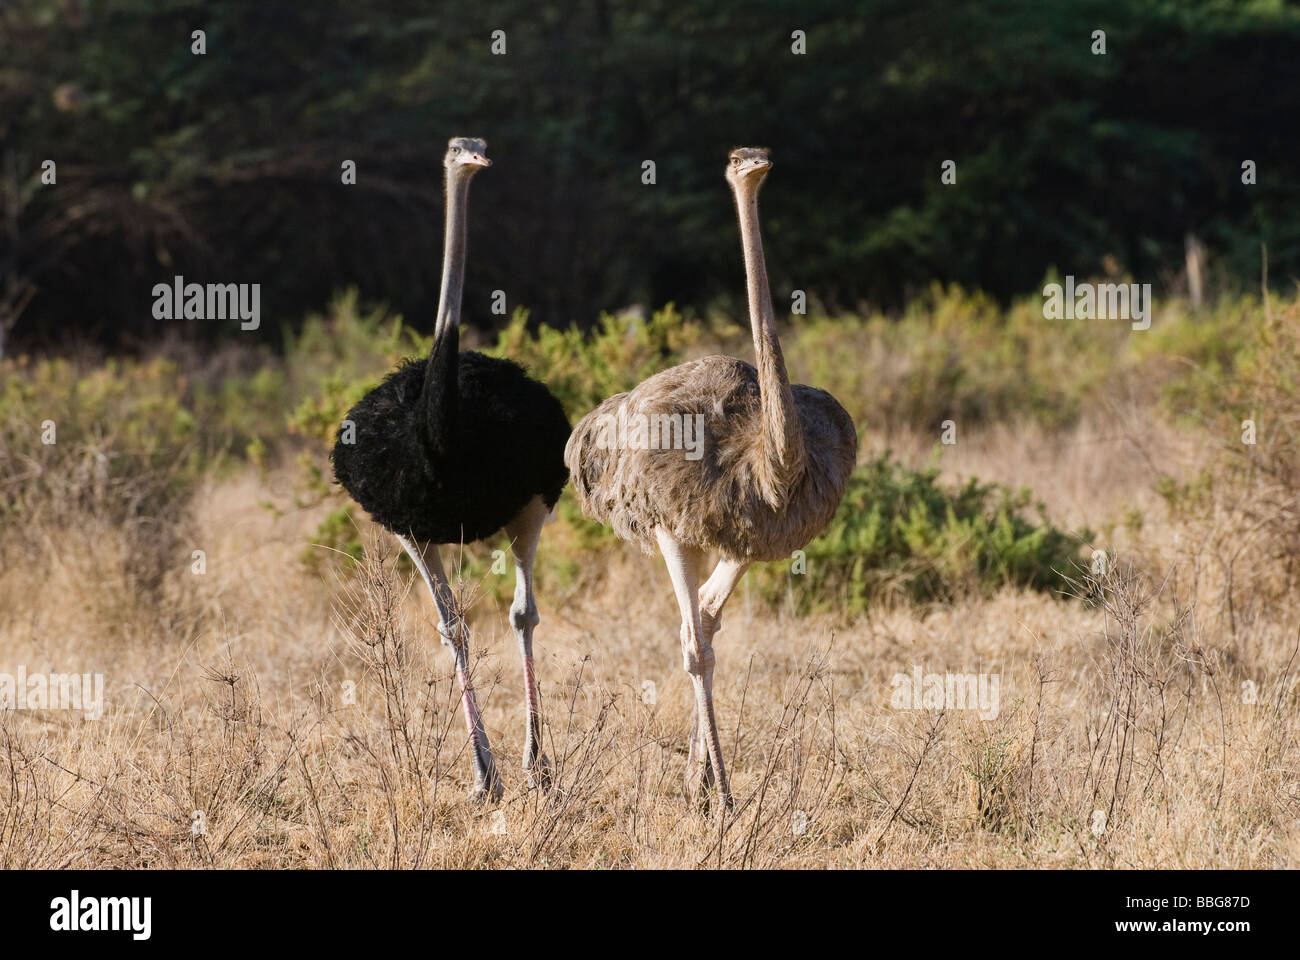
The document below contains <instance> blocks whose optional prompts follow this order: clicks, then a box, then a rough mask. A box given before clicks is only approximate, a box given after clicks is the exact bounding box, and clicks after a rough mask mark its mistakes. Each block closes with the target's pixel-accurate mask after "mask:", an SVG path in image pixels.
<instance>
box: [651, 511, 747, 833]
mask: <svg viewBox="0 0 1300 960" xmlns="http://www.w3.org/2000/svg"><path fill="white" fill-rule="evenodd" d="M655 537H656V539H658V541H659V549H660V551H661V552H662V553H663V555H664V560H665V561H666V562H667V564H668V574H669V576H671V577H672V580H673V591H674V593H676V594H677V606H678V607H679V608H680V609H681V612H682V632H681V639H682V665H683V666H684V667H685V668H686V672H687V673H689V674H690V675H691V682H692V685H693V686H694V688H695V732H694V735H693V736H692V738H691V739H692V745H691V754H690V761H691V762H688V765H687V768H686V790H687V792H688V793H690V794H691V795H692V799H693V800H694V801H695V802H696V803H697V804H698V805H699V806H700V807H702V808H703V807H707V806H708V789H707V788H708V787H709V786H710V784H712V785H713V786H715V787H716V788H717V791H718V796H719V798H720V800H721V802H722V806H723V807H724V808H727V807H730V806H731V787H730V785H729V784H728V783H727V768H726V767H725V766H724V765H723V763H722V744H721V742H720V741H719V739H718V721H717V719H716V718H715V717H714V714H713V665H714V656H713V644H712V643H711V642H710V640H709V638H708V637H707V636H705V633H704V630H703V628H702V626H701V623H700V601H699V596H698V594H697V592H696V591H697V590H698V589H699V584H700V569H701V568H702V567H703V565H704V560H705V556H704V553H703V552H702V551H700V550H698V549H696V548H694V547H688V546H686V545H685V544H681V543H678V542H677V541H676V540H674V539H673V538H672V536H671V535H670V534H669V533H667V532H666V531H665V530H664V529H663V528H662V527H661V528H659V529H656V530H655ZM697 738H698V740H699V741H700V743H701V745H702V749H700V750H697V748H696V746H695V741H696V740H697ZM706 760H707V763H706V762H705V761H706ZM710 774H712V777H711V778H710Z"/></svg>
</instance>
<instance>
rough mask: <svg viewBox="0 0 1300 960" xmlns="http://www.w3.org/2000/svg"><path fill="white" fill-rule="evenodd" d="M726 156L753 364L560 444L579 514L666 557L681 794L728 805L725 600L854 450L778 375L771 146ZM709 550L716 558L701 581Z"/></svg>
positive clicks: (710, 364)
mask: <svg viewBox="0 0 1300 960" xmlns="http://www.w3.org/2000/svg"><path fill="white" fill-rule="evenodd" d="M728 159H729V163H728V165H727V169H726V180H727V183H728V184H729V185H730V187H731V190H732V193H733V194H734V197H735V202H736V211H737V213H738V215H739V218H740V238H741V245H742V248H743V250H744V256H745V272H746V280H747V284H748V288H749V319H750V325H751V327H752V329H753V334H754V356H755V362H756V364H757V368H755V367H753V366H750V365H749V364H748V363H745V362H743V361H741V360H736V359H733V358H731V357H721V356H712V357H704V358H703V359H701V360H694V361H692V362H690V363H684V364H681V365H680V366H677V367H672V368H671V369H668V370H664V371H663V372H661V373H658V374H655V376H653V377H651V378H650V379H649V380H646V381H645V382H644V383H641V384H640V385H639V386H637V387H635V388H634V389H633V390H631V391H629V392H628V393H620V394H617V395H616V396H613V397H610V398H609V399H607V400H605V401H604V402H603V403H602V404H600V406H598V407H597V408H596V409H595V410H593V411H592V412H591V413H589V414H588V415H587V416H586V417H584V418H583V419H582V421H581V422H580V423H579V424H578V425H577V427H575V428H574V431H573V434H572V435H571V436H570V437H569V442H568V444H567V445H566V447H565V451H564V459H565V463H566V464H567V465H568V467H569V470H570V473H571V475H572V477H573V486H574V491H575V492H576V494H577V496H578V501H579V503H580V504H581V506H582V509H583V511H584V512H585V513H586V514H587V515H588V516H589V517H591V518H592V519H595V520H599V521H601V522H602V523H606V524H609V525H610V526H612V527H613V529H614V532H615V533H616V534H617V535H618V536H619V537H620V538H622V539H624V540H632V541H636V542H638V543H639V544H640V545H641V546H642V549H643V550H645V552H646V553H648V554H651V555H653V553H654V548H655V546H658V548H659V550H660V552H662V553H663V556H664V560H665V561H666V563H667V565H668V573H669V575H670V576H671V577H672V582H673V591H674V593H675V594H676V598H677V604H678V606H679V607H680V609H681V615H682V627H681V645H682V661H683V665H684V667H685V669H686V672H687V673H688V674H690V677H691V680H692V685H693V687H694V698H695V722H694V726H693V728H692V731H691V743H690V756H689V759H688V761H687V768H686V790H687V793H688V795H690V796H691V797H693V798H694V799H695V801H696V803H698V804H699V805H700V806H701V807H704V806H707V803H708V791H709V790H710V789H713V788H716V790H717V792H718V795H719V797H720V800H721V802H722V805H723V806H730V805H731V802H732V801H731V790H730V786H729V784H728V782H727V773H726V768H725V767H724V766H723V763H722V748H721V745H720V743H719V740H718V725H717V720H716V719H715V717H714V712H713V668H714V662H715V657H714V653H713V636H714V634H715V633H716V632H717V631H718V628H719V627H720V626H721V623H722V607H723V605H724V604H725V603H726V602H727V598H728V597H729V596H731V592H732V591H733V590H734V589H735V587H736V584H737V583H738V582H739V581H740V578H741V577H742V576H744V574H745V571H746V570H748V569H749V567H750V566H751V565H752V564H753V563H754V562H755V561H761V560H783V559H787V560H788V559H789V558H790V556H791V553H792V551H794V550H797V549H799V548H800V547H802V546H804V545H805V544H806V543H807V542H808V541H809V540H811V539H812V538H813V537H815V536H816V535H817V534H818V533H820V532H821V531H822V529H823V528H825V526H826V524H827V523H829V522H830V519H831V517H832V516H833V515H834V513H835V510H836V508H837V507H838V506H839V503H840V498H841V497H842V496H843V494H844V487H845V484H846V483H847V482H848V478H849V473H850V472H851V471H852V470H853V466H854V463H855V461H856V458H857V447H858V441H857V433H856V431H855V430H854V427H853V420H852V418H850V417H849V415H848V413H847V412H845V410H844V408H843V407H841V406H840V404H839V403H838V402H836V400H835V398H834V397H832V396H831V395H830V394H829V393H826V392H825V391H823V390H817V389H815V388H813V387H806V386H802V385H796V386H793V387H792V386H791V385H790V381H789V379H788V378H787V376H786V371H785V361H784V360H783V358H782V356H781V345H780V343H779V342H778V340H777V334H776V320H775V317H774V315H773V310H772V299H771V295H770V293H769V291H768V283H767V266H766V263H765V262H764V259H763V244H762V240H761V238H760V236H759V228H758V191H759V187H760V186H761V185H762V183H763V180H764V178H765V177H766V176H767V174H768V171H769V170H770V169H771V166H772V165H771V162H770V161H769V160H768V151H767V150H765V149H762V148H755V147H742V148H738V149H736V150H733V151H732V152H731V154H730V156H729V158H728ZM688 418H694V419H693V420H688ZM679 420H680V422H681V423H682V424H683V425H685V424H686V423H688V422H693V423H696V424H699V425H700V426H701V427H702V428H703V438H702V439H703V443H702V445H701V447H700V449H698V450H697V451H695V455H694V456H693V457H692V456H691V455H689V454H688V455H683V452H682V450H680V449H666V447H671V446H673V443H672V442H671V441H672V439H673V437H672V430H671V429H670V427H675V426H676V425H677V423H678V421H679ZM647 422H648V423H649V424H650V431H649V436H648V437H647V435H646V432H645V429H644V426H645V424H646V423H647ZM656 424H658V425H659V432H658V435H657V436H656V435H655V429H654V428H655V425H656ZM629 425H630V427H629ZM682 434H683V435H684V434H685V430H684V429H683V430H682ZM619 438H626V439H624V440H623V442H621V443H620V442H619ZM665 440H667V441H669V442H668V443H665V442H663V441H665ZM643 441H644V442H643ZM677 445H678V446H680V445H681V444H677ZM711 552H716V553H718V554H720V557H721V558H720V560H719V562H718V564H717V566H716V567H715V568H714V570H713V573H712V575H710V576H709V577H708V579H707V580H706V581H705V582H704V584H703V586H702V587H701V586H700V578H701V576H702V574H704V573H706V572H707V569H706V567H705V562H706V560H707V559H708V557H709V554H710V553H711Z"/></svg>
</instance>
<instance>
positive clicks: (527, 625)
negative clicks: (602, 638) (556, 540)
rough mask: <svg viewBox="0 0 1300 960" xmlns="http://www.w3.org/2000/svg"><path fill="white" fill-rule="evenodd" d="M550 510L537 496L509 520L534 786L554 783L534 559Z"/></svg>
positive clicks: (514, 614) (513, 622) (514, 618)
mask: <svg viewBox="0 0 1300 960" xmlns="http://www.w3.org/2000/svg"><path fill="white" fill-rule="evenodd" d="M548 513H549V511H548V510H547V509H546V503H545V502H544V501H543V500H542V498H541V497H534V498H533V499H532V500H530V501H528V504H527V506H525V507H524V508H523V509H522V510H520V511H519V516H517V517H515V518H514V519H513V520H511V521H510V522H509V523H507V524H506V534H507V535H508V536H509V537H510V549H511V551H512V552H513V553H514V555H515V600H514V603H512V604H511V605H510V626H511V627H513V628H514V631H515V639H516V640H518V641H519V655H520V656H521V657H522V658H523V661H524V710H525V713H526V716H527V728H526V729H525V731H524V772H525V773H527V774H528V785H529V786H530V787H541V788H542V789H543V790H545V789H549V788H550V786H551V761H550V760H548V759H547V758H546V754H544V753H543V752H542V711H541V701H540V700H539V699H538V696H537V677H536V675H535V674H534V673H533V628H534V627H536V626H537V624H538V622H539V621H540V619H541V618H540V617H538V615H537V604H536V602H535V601H534V600H533V559H534V557H536V555H537V540H538V538H539V537H540V536H541V533H542V524H544V523H545V522H546V517H547V514H548Z"/></svg>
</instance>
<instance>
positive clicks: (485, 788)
mask: <svg viewBox="0 0 1300 960" xmlns="http://www.w3.org/2000/svg"><path fill="white" fill-rule="evenodd" d="M489 762H490V761H489ZM504 793H505V788H504V787H502V785H501V777H500V775H499V774H498V773H497V770H496V767H495V766H489V767H488V769H487V771H486V772H484V771H483V770H475V771H474V786H473V788H472V789H471V790H470V792H469V799H470V802H471V803H474V804H477V805H479V806H483V805H485V804H488V803H497V802H498V801H500V799H501V797H502V795H503V794H504Z"/></svg>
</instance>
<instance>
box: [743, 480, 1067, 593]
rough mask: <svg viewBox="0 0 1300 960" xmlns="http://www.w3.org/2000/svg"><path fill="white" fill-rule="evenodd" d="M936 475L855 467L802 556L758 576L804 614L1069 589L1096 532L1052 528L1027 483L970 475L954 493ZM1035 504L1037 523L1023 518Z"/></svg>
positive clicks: (763, 588) (763, 587) (765, 588)
mask: <svg viewBox="0 0 1300 960" xmlns="http://www.w3.org/2000/svg"><path fill="white" fill-rule="evenodd" d="M938 477H939V471H938V469H936V468H930V469H926V470H909V469H907V468H905V467H903V466H901V465H900V464H898V463H897V462H895V461H893V460H891V459H890V457H889V455H888V454H884V455H882V456H881V457H879V458H878V459H876V460H874V461H872V462H870V463H866V464H863V465H861V466H859V467H858V468H857V469H856V470H855V471H854V472H853V475H852V477H850V479H849V486H848V490H847V491H846V492H845V494H844V501H843V502H842V503H841V504H840V508H839V511H838V512H837V513H836V514H835V518H834V519H833V520H832V521H831V523H830V526H828V527H827V528H826V530H825V531H824V532H823V533H822V535H821V536H820V537H818V538H817V539H816V540H814V541H813V542H812V543H810V544H808V546H807V547H806V548H805V549H804V551H803V553H804V556H803V558H799V559H792V562H791V563H779V564H777V563H772V564H766V565H764V567H763V568H760V569H758V570H756V571H755V575H754V580H755V581H756V583H757V584H758V586H759V587H760V590H761V591H762V592H763V594H764V595H765V596H768V597H769V598H771V599H774V600H778V601H779V600H781V599H782V598H783V597H788V598H789V599H790V600H791V601H792V602H793V604H794V606H795V608H796V609H797V610H799V611H800V612H808V611H812V610H840V611H844V612H846V613H861V612H865V611H866V610H868V609H869V608H870V607H871V606H872V605H873V604H876V603H879V602H882V601H888V600H906V601H914V602H929V601H946V600H951V599H953V598H954V597H956V596H958V595H960V594H962V593H964V592H970V591H984V590H990V589H994V588H996V587H999V586H1002V585H1004V584H1012V585H1018V586H1023V587H1030V588H1034V589H1039V590H1062V589H1064V588H1065V587H1066V585H1067V577H1069V576H1071V575H1073V574H1075V573H1076V572H1077V571H1076V565H1077V561H1078V553H1079V548H1080V546H1081V544H1083V543H1084V542H1086V541H1088V540H1089V539H1091V537H1092V534H1091V532H1089V531H1086V530H1084V531H1080V532H1079V533H1077V534H1073V535H1072V534H1068V533H1065V532H1064V531H1061V530H1059V529H1057V528H1056V527H1054V526H1052V524H1051V523H1050V522H1049V521H1048V519H1047V517H1046V516H1045V514H1044V512H1043V508H1042V505H1041V504H1031V500H1030V493H1029V491H1028V490H1019V491H1011V490H1009V489H1007V488H1005V487H1001V486H997V485H994V484H986V483H980V482H979V481H978V480H977V479H975V478H971V479H970V480H968V481H967V482H966V483H965V484H964V485H963V486H961V487H959V488H958V489H956V490H953V491H950V490H948V489H945V488H944V487H943V486H942V485H941V484H939V482H938ZM1031 506H1032V508H1033V510H1034V513H1035V515H1036V520H1037V522H1036V523H1035V522H1033V521H1031V520H1030V519H1027V518H1026V517H1025V513H1026V512H1027V511H1028V510H1029V509H1030V508H1031ZM800 566H802V567H803V568H804V572H803V573H802V575H800V574H799V573H797V572H796V570H797V569H798V568H799V567H800Z"/></svg>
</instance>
